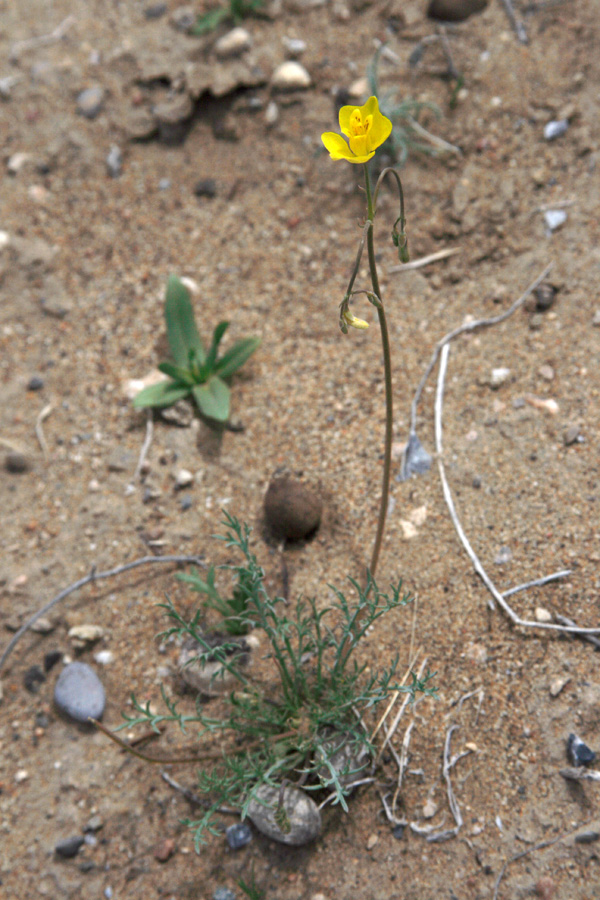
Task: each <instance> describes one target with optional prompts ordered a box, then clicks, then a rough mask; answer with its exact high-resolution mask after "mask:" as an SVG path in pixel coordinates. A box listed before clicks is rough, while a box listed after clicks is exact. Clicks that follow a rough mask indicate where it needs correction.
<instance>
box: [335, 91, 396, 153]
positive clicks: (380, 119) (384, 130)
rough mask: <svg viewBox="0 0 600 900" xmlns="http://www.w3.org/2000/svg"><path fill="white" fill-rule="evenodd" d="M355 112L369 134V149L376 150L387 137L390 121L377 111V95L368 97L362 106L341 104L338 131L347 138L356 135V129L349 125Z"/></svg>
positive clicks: (390, 125)
mask: <svg viewBox="0 0 600 900" xmlns="http://www.w3.org/2000/svg"><path fill="white" fill-rule="evenodd" d="M355 113H358V114H359V115H360V121H361V122H362V124H363V127H364V130H365V132H366V133H367V134H368V135H369V150H376V149H377V147H380V146H381V145H382V144H383V142H384V141H387V139H388V138H389V136H390V134H391V132H392V123H391V122H390V120H389V119H388V118H387V117H386V116H384V115H382V113H381V112H380V111H379V103H378V101H377V97H369V99H368V100H367V102H366V103H365V104H364V105H363V106H342V108H341V109H340V113H339V119H340V131H341V132H342V134H345V135H346V137H348V138H349V137H354V136H355V135H356V130H354V129H353V128H352V127H351V125H352V124H353V122H354V114H355ZM369 120H370V124H369V125H368V126H367V123H368V122H369Z"/></svg>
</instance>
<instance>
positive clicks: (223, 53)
mask: <svg viewBox="0 0 600 900" xmlns="http://www.w3.org/2000/svg"><path fill="white" fill-rule="evenodd" d="M251 46H252V38H251V37H250V33H249V32H248V31H246V29H245V28H239V27H238V28H232V30H231V31H228V32H227V34H224V35H223V36H222V37H220V38H219V40H218V41H217V42H216V43H215V46H214V50H215V53H216V55H217V56H218V58H219V59H230V58H231V57H233V56H240V55H241V54H242V53H244V51H245V50H249V49H250V47H251Z"/></svg>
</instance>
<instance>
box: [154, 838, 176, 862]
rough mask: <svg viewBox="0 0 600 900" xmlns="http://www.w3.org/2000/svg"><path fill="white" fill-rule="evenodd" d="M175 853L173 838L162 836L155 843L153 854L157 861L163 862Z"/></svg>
mask: <svg viewBox="0 0 600 900" xmlns="http://www.w3.org/2000/svg"><path fill="white" fill-rule="evenodd" d="M174 853H175V840H174V839H173V838H164V839H163V840H162V841H159V842H158V844H156V846H155V848H154V851H153V855H154V859H157V860H158V861H159V862H162V863H165V862H167V861H168V860H169V859H171V857H172V856H173V854H174Z"/></svg>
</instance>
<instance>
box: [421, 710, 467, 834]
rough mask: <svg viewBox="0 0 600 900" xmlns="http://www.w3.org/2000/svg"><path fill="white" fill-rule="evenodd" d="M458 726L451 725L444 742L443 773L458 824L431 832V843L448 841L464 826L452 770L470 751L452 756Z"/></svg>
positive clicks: (449, 803)
mask: <svg viewBox="0 0 600 900" xmlns="http://www.w3.org/2000/svg"><path fill="white" fill-rule="evenodd" d="M457 728H458V725H451V726H450V728H449V729H448V731H447V733H446V741H445V743H444V763H443V766H442V775H443V776H444V781H445V782H446V790H447V793H448V805H449V806H450V812H451V813H452V816H453V818H454V821H455V823H456V825H455V827H454V828H450V829H448V830H447V831H438V832H437V833H436V834H430V835H429V836H428V838H427V841H428V842H429V843H430V844H441V843H442V842H443V841H448V840H450V838H453V837H456V835H457V834H458V832H459V831H460V829H461V828H462V826H463V818H462V815H461V812H460V807H459V805H458V800H457V799H456V795H455V793H454V790H453V788H452V780H451V778H450V771H451V769H452V768H453V767H454V766H455V765H456V763H457V762H458V761H459V759H462V758H463V756H468V754H469V753H470V751H469V750H466V751H465V752H464V753H459V754H458V756H455V757H454V758H452V759H451V758H450V741H451V740H452V733H453V732H454V731H456V729H457Z"/></svg>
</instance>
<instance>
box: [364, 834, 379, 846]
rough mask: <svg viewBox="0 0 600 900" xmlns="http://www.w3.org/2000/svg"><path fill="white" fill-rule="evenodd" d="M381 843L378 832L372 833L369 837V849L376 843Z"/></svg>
mask: <svg viewBox="0 0 600 900" xmlns="http://www.w3.org/2000/svg"><path fill="white" fill-rule="evenodd" d="M377 843H379V837H378V835H376V834H370V835H369V837H368V838H367V850H372V849H373V847H374V846H375V844H377Z"/></svg>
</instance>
